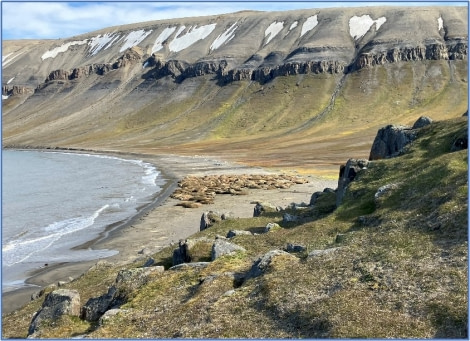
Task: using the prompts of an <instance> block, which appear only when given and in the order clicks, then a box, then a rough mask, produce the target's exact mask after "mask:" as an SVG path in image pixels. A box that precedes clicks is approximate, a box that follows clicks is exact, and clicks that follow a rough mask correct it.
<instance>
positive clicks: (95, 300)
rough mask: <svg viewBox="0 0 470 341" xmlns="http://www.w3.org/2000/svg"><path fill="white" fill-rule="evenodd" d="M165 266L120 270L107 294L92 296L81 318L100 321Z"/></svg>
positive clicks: (83, 309) (82, 311)
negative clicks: (151, 275)
mask: <svg viewBox="0 0 470 341" xmlns="http://www.w3.org/2000/svg"><path fill="white" fill-rule="evenodd" d="M164 270H165V269H164V267H163V266H151V267H145V268H135V269H125V270H121V271H119V272H118V274H117V276H116V280H115V284H114V285H113V286H112V287H110V288H109V289H108V292H107V293H106V294H103V295H101V296H99V297H92V298H90V299H89V300H88V301H87V303H86V304H85V305H84V306H83V308H82V310H81V318H82V319H84V320H87V321H90V322H92V321H98V320H99V319H100V317H101V316H103V314H105V313H106V312H107V311H108V310H110V309H113V308H117V307H119V306H120V305H121V304H123V303H124V302H125V301H126V295H127V294H128V293H129V292H130V291H132V290H136V289H138V288H140V287H141V286H143V285H145V284H146V283H147V282H148V280H149V275H150V274H152V273H155V272H163V271H164Z"/></svg>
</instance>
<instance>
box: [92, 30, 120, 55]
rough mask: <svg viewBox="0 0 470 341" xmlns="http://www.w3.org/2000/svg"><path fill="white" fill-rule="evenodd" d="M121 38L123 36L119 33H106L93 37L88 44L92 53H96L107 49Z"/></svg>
mask: <svg viewBox="0 0 470 341" xmlns="http://www.w3.org/2000/svg"><path fill="white" fill-rule="evenodd" d="M121 38H122V37H121V36H120V35H119V34H118V33H105V34H104V35H103V36H101V34H100V35H98V36H96V37H93V38H91V39H90V40H89V42H88V46H90V54H91V55H95V54H97V53H98V52H100V51H101V50H103V49H104V50H106V49H107V48H108V47H110V46H112V45H113V43H115V42H117V41H119V40H120V39H121Z"/></svg>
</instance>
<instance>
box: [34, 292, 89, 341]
mask: <svg viewBox="0 0 470 341" xmlns="http://www.w3.org/2000/svg"><path fill="white" fill-rule="evenodd" d="M62 315H71V316H79V315H80V294H79V293H78V291H76V290H68V289H58V290H54V291H52V292H50V293H49V294H48V295H47V296H46V298H45V299H44V302H43V304H42V307H41V309H40V310H39V311H38V312H37V313H36V314H35V315H34V317H33V319H32V321H31V324H30V326H29V330H28V335H32V334H34V333H36V332H38V330H39V328H40V325H41V323H42V322H44V321H53V320H57V319H58V318H59V317H61V316H62Z"/></svg>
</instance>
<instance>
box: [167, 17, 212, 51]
mask: <svg viewBox="0 0 470 341" xmlns="http://www.w3.org/2000/svg"><path fill="white" fill-rule="evenodd" d="M216 25H217V24H209V25H203V26H201V27H197V26H194V28H193V27H190V28H189V30H188V32H187V33H186V34H184V35H183V36H181V37H179V35H180V33H181V32H183V31H184V29H185V28H186V27H185V26H182V27H180V29H179V30H178V33H177V34H176V36H175V39H173V40H172V41H171V42H170V44H169V45H168V47H169V49H170V51H171V52H179V51H181V50H184V49H185V48H188V47H189V46H191V45H192V44H194V43H195V42H197V41H198V40H202V39H204V38H206V37H207V36H208V35H209V34H211V33H212V31H213V30H214V29H215V26H216Z"/></svg>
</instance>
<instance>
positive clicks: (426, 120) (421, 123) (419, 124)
mask: <svg viewBox="0 0 470 341" xmlns="http://www.w3.org/2000/svg"><path fill="white" fill-rule="evenodd" d="M431 123H432V119H431V118H430V117H427V116H421V117H420V118H418V120H417V121H416V122H415V123H414V124H413V127H412V128H411V129H420V128H423V127H426V126H428V125H430V124H431Z"/></svg>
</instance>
